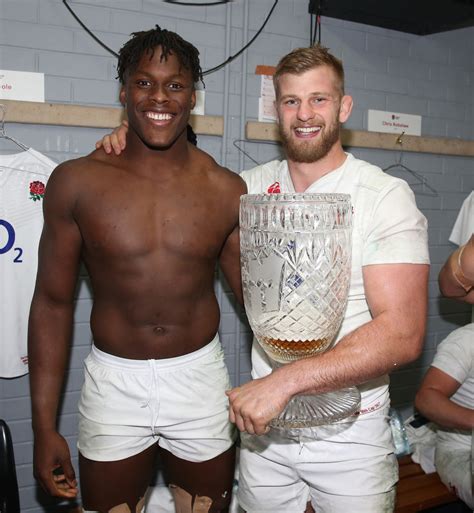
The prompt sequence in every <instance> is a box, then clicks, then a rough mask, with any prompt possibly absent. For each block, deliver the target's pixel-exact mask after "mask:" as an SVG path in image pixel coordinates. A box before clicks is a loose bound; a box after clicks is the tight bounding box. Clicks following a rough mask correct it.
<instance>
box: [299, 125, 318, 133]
mask: <svg viewBox="0 0 474 513" xmlns="http://www.w3.org/2000/svg"><path fill="white" fill-rule="evenodd" d="M320 130H321V127H320V126H309V127H303V126H302V127H299V128H297V129H296V131H297V132H302V133H303V134H311V133H314V132H319V131H320Z"/></svg>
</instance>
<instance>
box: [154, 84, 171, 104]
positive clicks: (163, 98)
mask: <svg viewBox="0 0 474 513" xmlns="http://www.w3.org/2000/svg"><path fill="white" fill-rule="evenodd" d="M151 98H152V99H153V100H154V101H156V102H157V103H165V102H167V101H168V99H169V98H168V90H167V89H166V87H164V86H162V85H160V84H156V85H155V86H154V87H153V88H152V90H151Z"/></svg>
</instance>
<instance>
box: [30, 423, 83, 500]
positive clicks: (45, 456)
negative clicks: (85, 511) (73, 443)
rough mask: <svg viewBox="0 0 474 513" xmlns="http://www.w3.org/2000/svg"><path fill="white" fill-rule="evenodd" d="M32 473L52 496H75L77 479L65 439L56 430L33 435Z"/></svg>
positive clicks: (70, 497) (69, 497)
mask: <svg viewBox="0 0 474 513" xmlns="http://www.w3.org/2000/svg"><path fill="white" fill-rule="evenodd" d="M33 473H34V476H35V478H36V479H37V481H38V482H39V484H40V485H41V487H42V488H43V490H44V491H45V492H47V493H49V494H50V495H52V496H53V497H64V498H68V499H72V498H74V497H76V496H77V494H78V489H77V481H76V475H75V472H74V468H73V466H72V463H71V455H70V453H69V447H68V445H67V442H66V440H65V439H64V438H63V437H62V436H61V435H60V434H59V433H57V432H56V431H52V432H48V433H46V434H41V435H35V444H34V457H33Z"/></svg>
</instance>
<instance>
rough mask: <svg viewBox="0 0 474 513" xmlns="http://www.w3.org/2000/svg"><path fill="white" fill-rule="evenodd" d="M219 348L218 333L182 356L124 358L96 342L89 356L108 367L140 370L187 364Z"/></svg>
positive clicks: (168, 367)
mask: <svg viewBox="0 0 474 513" xmlns="http://www.w3.org/2000/svg"><path fill="white" fill-rule="evenodd" d="M218 348H220V340H219V335H218V334H216V336H215V337H214V338H213V339H212V340H211V342H209V344H206V345H205V346H204V347H201V348H200V349H198V350H197V351H193V352H192V353H188V354H184V355H182V356H175V357H174V358H160V359H151V358H150V359H146V360H131V359H129V358H122V357H120V356H115V355H113V354H110V353H105V352H104V351H101V350H100V349H98V348H97V347H96V346H95V345H94V344H92V348H91V352H90V355H89V356H90V357H91V358H92V359H93V360H94V361H96V362H97V363H100V364H102V365H106V366H108V367H114V368H116V369H119V368H121V369H131V370H133V371H138V372H139V371H148V370H149V369H150V364H152V365H153V366H154V367H155V368H156V369H172V368H178V367H181V366H185V365H188V363H189V362H191V361H192V362H196V361H198V360H200V359H202V358H204V357H206V356H208V355H209V354H211V353H213V352H215V351H216V350H217V349H218Z"/></svg>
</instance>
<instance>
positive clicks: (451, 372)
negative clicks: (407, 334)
mask: <svg viewBox="0 0 474 513" xmlns="http://www.w3.org/2000/svg"><path fill="white" fill-rule="evenodd" d="M473 336H474V325H473V324H471V325H470V326H469V325H468V326H466V327H464V328H460V329H457V330H455V331H453V332H452V333H450V334H449V335H448V336H447V337H446V338H445V339H444V340H443V342H441V344H440V345H439V346H438V349H437V351H436V355H435V357H434V360H433V363H432V364H431V366H432V367H436V368H437V369H439V370H441V371H443V372H445V373H446V374H448V376H451V377H452V378H453V379H455V380H456V381H458V382H459V383H464V381H465V380H466V379H467V378H468V377H469V374H470V367H471V365H472V354H471V353H472V351H469V350H468V349H469V348H470V345H472V344H473V342H474V341H473Z"/></svg>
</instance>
